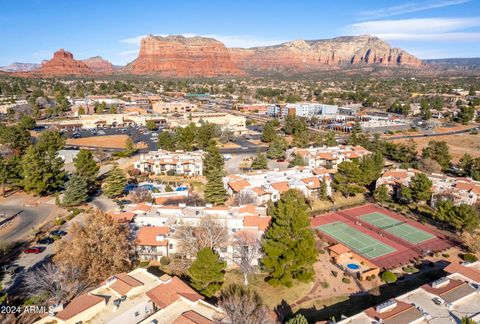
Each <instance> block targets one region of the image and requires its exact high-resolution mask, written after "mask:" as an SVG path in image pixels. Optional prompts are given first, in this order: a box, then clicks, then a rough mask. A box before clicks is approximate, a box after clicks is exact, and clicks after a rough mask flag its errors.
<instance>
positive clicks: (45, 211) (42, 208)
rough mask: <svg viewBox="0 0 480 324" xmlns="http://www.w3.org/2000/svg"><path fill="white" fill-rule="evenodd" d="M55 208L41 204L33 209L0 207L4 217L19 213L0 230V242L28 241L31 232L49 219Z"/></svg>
mask: <svg viewBox="0 0 480 324" xmlns="http://www.w3.org/2000/svg"><path fill="white" fill-rule="evenodd" d="M54 208H55V206H53V205H47V204H41V205H38V206H35V207H23V206H22V207H15V206H7V205H3V204H2V205H0V212H1V213H5V214H6V215H13V214H16V213H19V214H18V216H17V217H16V218H15V219H14V220H13V221H12V222H11V224H9V225H7V226H6V227H5V228H4V229H1V230H0V242H15V241H20V240H25V239H28V238H29V236H30V235H31V234H32V230H33V229H35V228H37V227H38V226H39V225H41V224H43V223H44V222H46V221H47V220H48V219H49V217H48V216H49V215H50V213H51V212H52V210H53V209H54Z"/></svg>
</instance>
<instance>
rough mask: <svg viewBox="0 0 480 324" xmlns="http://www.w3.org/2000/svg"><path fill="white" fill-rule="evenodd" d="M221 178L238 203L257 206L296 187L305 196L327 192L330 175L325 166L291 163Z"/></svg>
mask: <svg viewBox="0 0 480 324" xmlns="http://www.w3.org/2000/svg"><path fill="white" fill-rule="evenodd" d="M223 182H224V185H225V188H226V189H227V192H228V193H229V194H230V195H232V196H234V197H235V198H236V199H237V200H238V201H239V202H240V203H251V204H255V205H258V206H260V205H265V204H266V203H267V202H268V201H269V200H271V201H273V202H276V201H278V200H279V199H280V195H281V194H282V193H284V192H285V191H287V190H289V189H297V190H299V191H300V192H302V194H304V195H305V196H306V197H307V198H318V197H319V196H321V195H322V194H325V195H327V196H330V195H331V186H330V183H331V175H330V173H329V171H328V170H327V169H325V168H311V167H295V168H290V169H287V170H284V171H279V170H273V171H258V172H253V173H249V174H232V175H228V176H226V177H225V178H223ZM322 190H323V191H324V192H323V193H322Z"/></svg>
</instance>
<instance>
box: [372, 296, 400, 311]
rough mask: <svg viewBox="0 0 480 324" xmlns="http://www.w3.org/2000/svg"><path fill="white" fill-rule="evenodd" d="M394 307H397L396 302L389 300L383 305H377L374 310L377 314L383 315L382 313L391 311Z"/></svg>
mask: <svg viewBox="0 0 480 324" xmlns="http://www.w3.org/2000/svg"><path fill="white" fill-rule="evenodd" d="M395 307H397V301H396V300H395V299H390V300H387V301H386V302H384V303H381V304H379V305H377V307H375V310H376V311H377V312H378V313H384V312H388V311H391V310H392V309H394V308H395Z"/></svg>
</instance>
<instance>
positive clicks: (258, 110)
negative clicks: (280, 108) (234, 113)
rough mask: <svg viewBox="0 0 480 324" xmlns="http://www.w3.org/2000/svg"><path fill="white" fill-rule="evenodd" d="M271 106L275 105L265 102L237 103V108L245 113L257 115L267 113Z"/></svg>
mask: <svg viewBox="0 0 480 324" xmlns="http://www.w3.org/2000/svg"><path fill="white" fill-rule="evenodd" d="M271 107H272V108H273V107H276V106H275V105H272V104H266V103H257V104H238V105H237V109H238V110H240V111H242V112H246V113H251V114H257V115H267V114H268V112H269V110H270V109H271Z"/></svg>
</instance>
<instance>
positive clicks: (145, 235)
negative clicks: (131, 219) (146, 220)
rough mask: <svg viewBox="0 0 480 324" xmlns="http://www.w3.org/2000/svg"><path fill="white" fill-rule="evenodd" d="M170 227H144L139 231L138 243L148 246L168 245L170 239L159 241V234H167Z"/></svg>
mask: <svg viewBox="0 0 480 324" xmlns="http://www.w3.org/2000/svg"><path fill="white" fill-rule="evenodd" d="M169 231H170V229H169V228H168V227H165V226H161V227H160V226H149V227H142V228H140V230H139V231H138V235H137V241H136V242H137V244H138V245H146V246H166V245H168V240H162V241H157V236H158V235H167V234H168V232H169Z"/></svg>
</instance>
